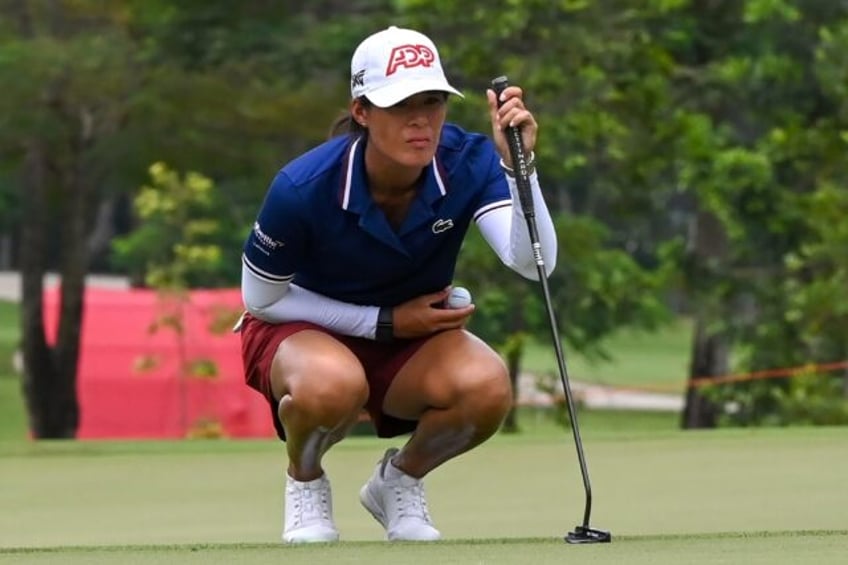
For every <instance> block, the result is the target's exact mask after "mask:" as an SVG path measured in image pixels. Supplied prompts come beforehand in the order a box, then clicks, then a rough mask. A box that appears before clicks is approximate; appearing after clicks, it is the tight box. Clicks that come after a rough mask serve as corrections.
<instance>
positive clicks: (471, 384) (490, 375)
mask: <svg viewBox="0 0 848 565" xmlns="http://www.w3.org/2000/svg"><path fill="white" fill-rule="evenodd" d="M499 361H500V359H498V360H497V361H494V360H493V361H490V362H488V363H480V364H479V366H477V367H476V368H474V369H473V370H469V371H463V372H462V373H460V374H459V375H458V379H459V382H458V383H457V384H456V386H457V392H458V398H457V400H458V402H459V403H460V404H462V406H463V408H464V409H465V410H468V411H469V412H472V413H477V414H481V415H483V416H488V417H492V418H500V417H503V416H504V415H506V413H507V412H508V411H509V409H510V407H511V406H512V401H513V394H512V385H511V384H510V379H509V372H508V371H507V368H506V366H505V365H504V364H503V363H501V362H499Z"/></svg>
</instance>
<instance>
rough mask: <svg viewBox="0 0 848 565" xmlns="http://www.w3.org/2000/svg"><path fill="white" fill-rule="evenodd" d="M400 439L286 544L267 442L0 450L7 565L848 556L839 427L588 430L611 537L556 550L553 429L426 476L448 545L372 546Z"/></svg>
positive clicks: (335, 460) (350, 477) (557, 477)
mask: <svg viewBox="0 0 848 565" xmlns="http://www.w3.org/2000/svg"><path fill="white" fill-rule="evenodd" d="M395 443H396V442H390V441H388V440H378V439H375V438H366V437H363V438H350V439H348V440H347V441H345V442H343V443H342V444H340V445H339V446H337V447H336V448H334V449H333V451H332V452H331V453H330V454H329V455H328V457H327V459H326V468H327V471H328V473H329V475H330V477H331V479H332V481H333V490H334V505H335V512H336V521H337V524H338V527H339V530H340V531H341V535H342V539H343V540H344V543H341V544H338V545H336V546H315V547H297V548H291V547H283V546H282V545H279V544H277V541H276V540H277V539H278V536H279V531H280V527H281V508H282V506H281V505H282V473H283V465H284V456H283V451H282V446H281V445H280V444H278V443H277V442H275V441H240V442H237V441H200V442H172V443H169V442H139V443H116V442H65V443H49V442H46V443H30V444H27V443H20V442H15V443H2V444H0V484H2V485H3V494H2V505H1V506H2V512H0V562H6V561H7V560H8V561H9V562H21V563H52V562H55V563H100V562H121V563H170V562H175V561H179V562H186V563H193V562H203V563H206V562H210V561H219V562H228V563H229V562H239V563H265V562H267V563H272V562H278V561H279V560H280V559H284V560H285V562H286V563H295V562H304V563H305V562H325V560H327V561H328V562H333V563H336V562H338V563H344V562H348V561H353V560H356V561H359V560H369V559H370V560H376V561H378V562H380V561H383V560H391V561H392V562H393V563H397V562H400V563H406V562H409V563H426V562H433V561H436V560H440V561H444V562H481V563H515V562H530V561H526V560H527V559H531V560H532V562H534V563H542V562H555V561H556V562H558V561H559V560H565V559H579V560H580V562H581V563H622V562H627V563H681V562H687V563H759V562H762V563H769V564H774V563H793V562H802V561H803V562H816V563H817V564H821V563H830V562H833V563H836V562H837V561H836V559H837V557H838V556H841V557H844V555H845V553H844V552H845V551H846V548H848V520H846V516H848V489H846V488H845V482H844V469H846V468H848V429H846V428H791V429H757V430H719V431H709V432H672V431H667V432H656V431H654V432H644V431H642V432H632V433H628V432H626V431H616V432H603V433H601V432H595V433H592V432H589V433H584V444H585V450H586V455H587V458H588V463H589V471H590V475H591V478H592V486H593V492H594V508H593V511H592V526H594V527H598V528H603V529H609V530H611V531H612V533H613V536H614V538H613V543H612V544H609V545H605V546H592V547H588V546H584V547H579V546H569V545H566V544H565V543H564V542H562V536H563V535H564V534H565V533H567V531H568V530H569V529H571V528H573V527H574V526H575V525H577V524H579V523H580V521H581V520H582V516H583V505H584V496H583V488H582V483H581V478H580V473H579V467H578V465H577V461H576V456H575V451H574V444H573V442H572V440H571V437H570V435H568V434H567V432H565V431H564V430H556V432H551V431H545V432H540V433H526V434H521V435H516V436H498V437H496V438H494V439H493V440H491V441H490V442H488V443H487V444H485V445H484V446H482V447H480V448H478V449H477V450H476V451H474V452H471V453H469V454H467V455H465V456H463V457H461V458H460V459H458V460H456V461H455V462H453V463H452V464H450V465H447V466H445V467H443V468H441V469H438V470H436V471H435V472H434V473H433V474H432V475H431V476H430V477H428V480H427V489H428V494H429V501H430V506H431V511H432V514H433V517H434V520H435V521H436V524H437V525H438V527H439V528H440V529H441V530H442V533H443V535H444V537H445V539H446V541H445V542H442V543H439V544H436V545H434V546H419V545H414V544H403V545H399V546H393V545H390V544H387V543H383V542H380V540H381V539H382V531H381V529H380V528H379V526H378V525H377V523H376V522H374V520H373V519H372V518H371V517H370V516H368V515H367V513H366V512H365V511H364V510H362V509H361V508H360V507H359V503H358V500H357V493H358V489H359V487H360V485H361V483H362V482H363V481H364V480H365V479H366V478H367V477H368V475H369V473H370V472H371V470H372V468H373V465H374V464H375V462H376V460H377V458H378V457H379V456H380V454H381V453H382V450H383V449H385V448H386V447H388V446H391V445H394V444H395ZM369 556H370V557H369ZM200 560H203V561H200ZM301 560H302V561H301Z"/></svg>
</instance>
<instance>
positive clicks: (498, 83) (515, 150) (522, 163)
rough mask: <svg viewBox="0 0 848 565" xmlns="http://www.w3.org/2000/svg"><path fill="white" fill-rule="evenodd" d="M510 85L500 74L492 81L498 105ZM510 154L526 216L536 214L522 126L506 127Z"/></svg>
mask: <svg viewBox="0 0 848 565" xmlns="http://www.w3.org/2000/svg"><path fill="white" fill-rule="evenodd" d="M508 86H509V79H507V78H506V77H505V76H499V77H498V78H496V79H494V80H493V81H492V90H494V91H495V97H496V98H497V101H498V107H499V108H500V107H501V106H502V105H503V102H502V101H501V93H502V92H503V91H504V90H505V89H506V87H508ZM504 135H505V136H506V142H507V145H508V147H509V154H510V156H511V157H512V170H513V171H514V172H515V183H516V185H518V200H519V201H520V203H521V210H522V211H523V212H524V216H525V217H531V216H534V215H535V211H534V209H533V195H532V192H531V190H530V175H528V173H527V155H526V153H525V152H524V144H523V143H521V127H520V126H519V127H513V126H507V127H506V128H505V129H504Z"/></svg>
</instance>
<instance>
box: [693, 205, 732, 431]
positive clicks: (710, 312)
mask: <svg viewBox="0 0 848 565" xmlns="http://www.w3.org/2000/svg"><path fill="white" fill-rule="evenodd" d="M692 244H693V249H692V257H693V260H694V267H693V270H692V272H691V273H690V280H691V287H692V288H693V289H694V292H695V293H696V294H700V295H701V296H700V298H699V299H698V300H697V302H698V303H700V306H699V308H698V311H697V314H696V317H695V336H694V338H693V343H692V359H691V362H690V364H689V382H690V386H689V388H688V391H687V393H686V406H685V408H684V410H683V415H682V421H681V425H682V427H683V428H684V429H693V428H714V427H715V426H716V423H717V421H716V417H717V410H716V406H714V405H713V404H712V403H711V402H710V401H709V400H708V399H707V398H705V397H704V395H703V394H702V393H701V392H700V390H699V389H698V387H696V386H693V385H692V380H693V379H698V378H703V377H711V376H720V375H725V374H727V371H728V357H729V344H728V343H727V339H726V338H725V337H724V336H723V335H721V334H719V333H711V332H709V331H708V329H707V328H708V327H709V326H710V323H711V322H712V321H713V320H715V319H717V317H720V316H721V315H722V314H721V310H722V309H723V306H722V305H721V304H722V301H721V300H720V299H717V298H716V297H715V296H714V289H713V285H712V282H711V281H713V280H714V279H715V275H714V272H715V271H716V270H718V269H720V268H722V265H723V262H724V260H725V259H726V257H727V249H728V241H727V234H726V233H725V230H724V226H723V225H722V224H721V222H720V221H719V220H718V218H716V217H715V216H714V215H713V214H712V213H710V212H708V211H705V210H701V211H699V212H698V213H697V215H696V217H695V222H694V225H693V234H692ZM716 303H717V304H718V306H713V304H716Z"/></svg>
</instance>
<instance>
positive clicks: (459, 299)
mask: <svg viewBox="0 0 848 565" xmlns="http://www.w3.org/2000/svg"><path fill="white" fill-rule="evenodd" d="M469 304H471V293H470V292H468V289H467V288H463V287H461V286H455V287H453V288H452V289H451V292H450V295H448V299H447V307H448V308H465V307H466V306H468V305H469Z"/></svg>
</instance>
